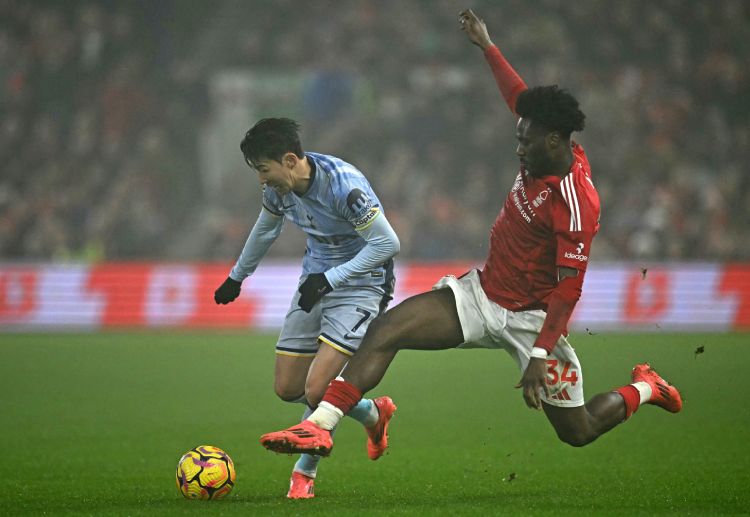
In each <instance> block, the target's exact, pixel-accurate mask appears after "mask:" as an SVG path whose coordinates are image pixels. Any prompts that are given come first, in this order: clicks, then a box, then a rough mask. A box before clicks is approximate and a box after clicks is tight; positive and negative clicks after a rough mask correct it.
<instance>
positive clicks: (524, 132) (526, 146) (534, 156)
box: [516, 118, 552, 178]
mask: <svg viewBox="0 0 750 517" xmlns="http://www.w3.org/2000/svg"><path fill="white" fill-rule="evenodd" d="M546 136H547V132H546V131H545V130H544V129H543V128H540V127H538V126H535V125H534V124H532V122H531V120H529V119H527V118H520V119H518V124H517V125H516V139H517V140H518V147H516V155H518V159H519V160H520V161H521V167H523V168H524V169H525V170H527V171H528V172H529V174H531V175H532V176H535V177H538V178H539V177H542V176H545V175H547V174H549V173H550V166H551V161H552V160H551V157H550V153H549V149H548V147H547V139H546Z"/></svg>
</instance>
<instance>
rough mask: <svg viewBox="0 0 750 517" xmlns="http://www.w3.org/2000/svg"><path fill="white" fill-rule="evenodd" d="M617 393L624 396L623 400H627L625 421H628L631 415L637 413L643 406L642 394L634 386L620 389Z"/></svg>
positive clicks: (630, 385) (629, 385)
mask: <svg viewBox="0 0 750 517" xmlns="http://www.w3.org/2000/svg"><path fill="white" fill-rule="evenodd" d="M615 392H616V393H619V394H620V395H622V398H623V399H624V400H625V420H627V419H628V418H630V415H632V414H633V413H635V412H636V410H637V409H638V406H640V405H641V394H640V393H638V390H637V389H635V386H633V385H632V384H628V385H627V386H623V387H622V388H618V389H616V390H615Z"/></svg>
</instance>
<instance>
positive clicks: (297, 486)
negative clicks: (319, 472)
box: [286, 471, 315, 499]
mask: <svg viewBox="0 0 750 517" xmlns="http://www.w3.org/2000/svg"><path fill="white" fill-rule="evenodd" d="M314 485H315V478H311V477H307V476H305V475H304V474H303V473H301V472H296V471H295V472H292V478H291V479H290V480H289V492H287V494H286V496H287V498H289V499H310V498H311V497H315V491H314Z"/></svg>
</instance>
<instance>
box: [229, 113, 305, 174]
mask: <svg viewBox="0 0 750 517" xmlns="http://www.w3.org/2000/svg"><path fill="white" fill-rule="evenodd" d="M299 127H300V126H299V124H298V123H297V122H295V121H294V120H292V119H290V118H264V119H261V120H259V121H258V122H257V123H256V124H255V125H254V126H253V127H251V128H250V129H249V130H248V131H247V133H245V138H243V139H242V142H241V143H240V149H241V150H242V154H243V155H244V156H245V161H246V162H247V163H248V164H249V165H251V166H253V167H256V165H257V164H258V162H260V161H261V160H275V161H277V162H281V157H282V156H284V155H285V154H286V153H294V154H295V155H297V157H298V158H304V157H305V154H304V152H303V151H302V144H300V141H299Z"/></svg>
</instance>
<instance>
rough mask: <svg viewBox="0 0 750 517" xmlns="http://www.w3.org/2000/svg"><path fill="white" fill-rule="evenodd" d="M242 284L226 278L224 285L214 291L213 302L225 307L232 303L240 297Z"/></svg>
mask: <svg viewBox="0 0 750 517" xmlns="http://www.w3.org/2000/svg"><path fill="white" fill-rule="evenodd" d="M241 286H242V282H238V281H237V280H235V279H234V278H231V277H227V279H226V280H224V283H223V284H221V285H220V286H219V288H218V289H217V290H216V291H214V301H215V302H216V303H217V304H218V303H220V304H222V305H226V304H228V303H229V302H233V301H234V300H236V299H237V297H238V296H239V295H240V287H241Z"/></svg>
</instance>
